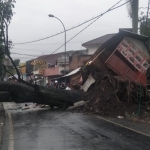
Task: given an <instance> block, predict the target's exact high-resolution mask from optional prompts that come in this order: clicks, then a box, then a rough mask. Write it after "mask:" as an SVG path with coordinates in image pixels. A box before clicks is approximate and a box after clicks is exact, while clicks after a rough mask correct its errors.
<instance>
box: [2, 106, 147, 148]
mask: <svg viewBox="0 0 150 150" xmlns="http://www.w3.org/2000/svg"><path fill="white" fill-rule="evenodd" d="M15 105H17V106H15ZM19 105H20V104H13V103H5V104H4V106H5V109H6V110H7V113H6V116H7V117H6V122H5V134H4V138H3V146H2V150H150V137H147V136H144V135H141V134H138V133H136V132H133V131H130V130H127V129H125V128H122V127H119V126H117V125H114V124H111V123H109V122H106V121H104V120H101V119H99V118H96V117H94V116H88V115H84V114H79V113H71V112H63V111H61V110H58V109H54V110H50V109H45V108H44V109H42V108H33V109H28V110H21V109H15V108H16V107H19ZM21 105H23V104H21ZM8 114H9V115H8ZM10 115H11V119H12V121H11V122H12V126H11V125H10V123H11V122H10ZM12 127H13V128H12ZM11 128H12V129H11ZM10 133H11V134H10Z"/></svg>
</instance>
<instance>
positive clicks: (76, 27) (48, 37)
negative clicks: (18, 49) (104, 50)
mask: <svg viewBox="0 0 150 150" xmlns="http://www.w3.org/2000/svg"><path fill="white" fill-rule="evenodd" d="M121 1H122V0H120V1H119V2H117V3H116V4H115V5H113V6H112V7H110V8H109V11H110V10H111V9H112V8H113V7H114V6H116V5H117V4H118V3H120V2H121ZM129 1H131V0H129ZM129 1H127V2H125V3H124V4H123V5H125V4H126V3H128V2H129ZM121 6H122V5H120V7H121ZM116 8H118V7H116ZM112 10H113V9H112ZM106 12H108V10H107V11H106ZM106 12H104V13H102V14H105V13H106ZM102 14H100V15H98V16H96V17H93V18H91V19H89V20H87V21H85V22H83V23H81V24H79V25H77V26H74V27H72V28H70V29H67V30H65V31H70V30H72V29H75V28H77V27H80V26H82V25H84V24H85V23H88V22H90V21H92V20H94V19H97V18H99V17H101V16H102ZM65 31H62V32H59V33H57V34H54V35H51V36H48V37H45V38H42V39H38V40H33V41H29V42H22V43H13V44H14V45H19V44H20V45H22V44H29V43H34V42H39V41H43V40H46V39H49V38H52V37H54V36H57V35H60V34H62V33H64V32H65Z"/></svg>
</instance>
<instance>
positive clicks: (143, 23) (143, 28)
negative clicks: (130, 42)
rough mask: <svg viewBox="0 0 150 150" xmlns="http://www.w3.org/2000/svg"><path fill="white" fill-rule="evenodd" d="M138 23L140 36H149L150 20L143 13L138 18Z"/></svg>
mask: <svg viewBox="0 0 150 150" xmlns="http://www.w3.org/2000/svg"><path fill="white" fill-rule="evenodd" d="M139 22H140V34H142V35H146V36H150V18H149V16H146V15H145V14H144V13H143V15H142V16H140V18H139Z"/></svg>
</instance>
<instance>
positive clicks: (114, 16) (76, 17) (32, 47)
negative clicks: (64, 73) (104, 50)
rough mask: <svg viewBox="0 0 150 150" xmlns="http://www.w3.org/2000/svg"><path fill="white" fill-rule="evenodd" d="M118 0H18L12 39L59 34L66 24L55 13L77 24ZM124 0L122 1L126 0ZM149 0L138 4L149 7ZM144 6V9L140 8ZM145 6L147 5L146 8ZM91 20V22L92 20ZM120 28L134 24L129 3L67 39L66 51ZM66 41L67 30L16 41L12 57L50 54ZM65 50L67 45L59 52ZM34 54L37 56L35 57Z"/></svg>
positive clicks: (10, 31) (143, 0) (62, 18)
mask: <svg viewBox="0 0 150 150" xmlns="http://www.w3.org/2000/svg"><path fill="white" fill-rule="evenodd" d="M118 1H119V0H16V3H15V8H14V12H15V14H14V16H13V18H12V21H11V24H10V25H9V39H11V40H12V42H13V43H22V42H29V41H33V40H38V39H41V38H45V37H48V36H51V35H53V34H57V33H59V32H61V31H63V26H62V24H61V23H60V22H59V20H57V19H56V18H49V17H48V14H53V15H55V16H56V17H58V18H59V19H61V20H62V22H63V23H64V25H65V28H66V29H69V28H71V27H73V26H76V25H78V24H80V23H82V22H84V21H86V20H89V19H91V18H93V17H95V16H98V15H100V14H101V13H103V12H105V11H106V10H108V9H109V8H110V7H111V6H113V5H114V4H115V3H117V2H118ZM124 2H125V0H122V2H121V3H119V5H120V4H122V3H124ZM147 4H148V0H139V7H147ZM140 10H142V9H140ZM143 10H144V9H143ZM89 23H90V22H89ZM89 23H87V24H84V25H83V26H81V27H78V28H76V29H73V30H71V31H68V32H67V40H69V39H70V38H71V37H73V36H74V35H75V34H76V33H78V32H79V31H80V30H82V29H83V28H84V27H85V26H87V25H88V24H89ZM119 28H131V19H130V18H129V16H128V12H127V5H124V6H122V7H120V8H118V9H115V10H113V11H111V12H108V13H107V14H105V15H103V16H102V17H101V18H99V19H98V20H97V21H96V22H95V23H93V24H92V25H91V26H89V27H88V28H87V29H86V30H84V31H83V32H82V33H80V34H79V35H78V36H76V37H75V38H74V39H73V40H71V41H70V42H69V43H67V51H69V50H80V49H85V48H84V47H82V43H84V42H87V41H90V40H93V39H95V38H98V37H100V36H102V35H105V34H111V33H117V32H118V30H119ZM63 43H64V34H61V35H58V36H55V37H53V38H49V39H47V40H43V41H40V42H35V43H31V44H22V45H21V44H14V46H13V49H11V52H12V53H20V54H28V55H33V56H26V55H16V54H12V57H13V59H21V62H24V61H26V60H30V59H33V58H36V56H39V55H43V54H50V53H51V52H53V51H54V50H56V49H57V48H58V47H60V46H61V45H62V44H63ZM61 51H64V47H62V48H61V49H59V50H58V51H57V52H61ZM34 56H35V57H34Z"/></svg>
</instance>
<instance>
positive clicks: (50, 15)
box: [48, 14, 66, 84]
mask: <svg viewBox="0 0 150 150" xmlns="http://www.w3.org/2000/svg"><path fill="white" fill-rule="evenodd" d="M48 16H49V17H54V18H56V19H57V20H59V21H60V22H61V24H62V25H63V28H64V34H65V44H64V46H65V74H66V29H65V26H64V24H63V22H62V21H61V20H60V19H59V18H57V17H55V16H54V15H52V14H49V15H48ZM65 84H66V81H65Z"/></svg>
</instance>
